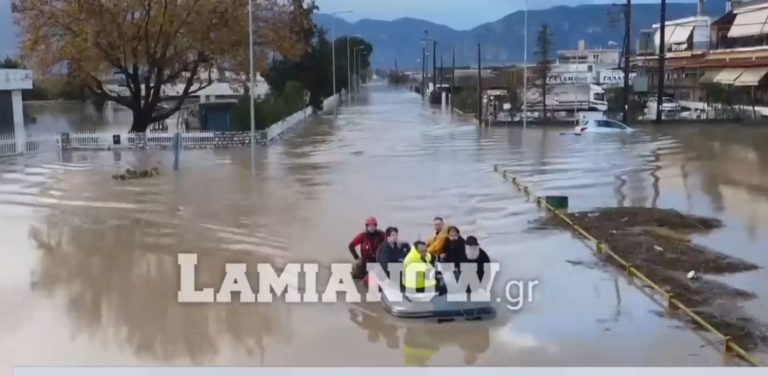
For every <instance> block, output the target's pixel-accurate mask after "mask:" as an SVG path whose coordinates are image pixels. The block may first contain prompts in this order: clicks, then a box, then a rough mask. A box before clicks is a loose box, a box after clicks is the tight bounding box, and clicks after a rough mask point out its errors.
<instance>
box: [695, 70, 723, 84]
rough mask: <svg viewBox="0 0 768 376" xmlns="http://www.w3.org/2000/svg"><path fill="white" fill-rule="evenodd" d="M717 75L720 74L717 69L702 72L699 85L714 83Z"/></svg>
mask: <svg viewBox="0 0 768 376" xmlns="http://www.w3.org/2000/svg"><path fill="white" fill-rule="evenodd" d="M718 74H720V70H719V69H716V70H710V71H706V72H704V75H703V76H702V77H701V79H700V80H699V83H702V84H711V83H714V82H715V77H717V75H718Z"/></svg>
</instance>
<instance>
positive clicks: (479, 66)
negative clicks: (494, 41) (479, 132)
mask: <svg viewBox="0 0 768 376" xmlns="http://www.w3.org/2000/svg"><path fill="white" fill-rule="evenodd" d="M480 59H481V55H480V43H478V44H477V121H478V123H480V126H481V127H482V126H483V70H482V69H483V68H482V63H481V61H480Z"/></svg>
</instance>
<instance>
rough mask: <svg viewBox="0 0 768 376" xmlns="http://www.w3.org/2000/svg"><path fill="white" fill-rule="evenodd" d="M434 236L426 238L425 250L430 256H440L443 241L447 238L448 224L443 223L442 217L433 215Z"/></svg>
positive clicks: (443, 244)
mask: <svg viewBox="0 0 768 376" xmlns="http://www.w3.org/2000/svg"><path fill="white" fill-rule="evenodd" d="M434 225H435V236H433V237H431V238H430V239H429V240H427V251H428V252H429V254H431V255H432V256H435V257H437V256H440V254H442V253H443V249H444V248H445V242H446V240H448V229H449V228H450V226H446V225H445V221H443V218H442V217H435V220H434Z"/></svg>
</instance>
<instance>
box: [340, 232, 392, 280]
mask: <svg viewBox="0 0 768 376" xmlns="http://www.w3.org/2000/svg"><path fill="white" fill-rule="evenodd" d="M378 226H379V223H378V222H377V221H376V218H374V217H371V218H368V219H367V220H366V221H365V231H363V232H361V233H360V234H358V235H357V236H355V238H354V239H352V241H351V242H349V253H351V254H352V257H353V258H354V259H355V261H356V263H355V266H354V267H353V268H352V277H353V278H355V279H363V278H365V276H366V275H367V274H368V270H367V264H368V263H375V262H376V251H377V250H378V249H379V246H380V245H381V243H384V241H385V240H386V236H385V235H384V232H383V231H381V230H379V229H378ZM358 246H359V247H360V255H358V254H357V250H356V248H357V247H358Z"/></svg>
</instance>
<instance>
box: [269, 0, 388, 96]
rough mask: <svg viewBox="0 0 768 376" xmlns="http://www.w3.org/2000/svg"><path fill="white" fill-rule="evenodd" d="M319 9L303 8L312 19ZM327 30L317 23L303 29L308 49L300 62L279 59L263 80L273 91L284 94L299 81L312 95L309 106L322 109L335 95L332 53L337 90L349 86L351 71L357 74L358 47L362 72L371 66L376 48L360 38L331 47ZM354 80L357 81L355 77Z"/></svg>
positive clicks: (340, 41) (353, 38) (341, 38)
mask: <svg viewBox="0 0 768 376" xmlns="http://www.w3.org/2000/svg"><path fill="white" fill-rule="evenodd" d="M317 9H318V8H317V6H316V5H315V4H314V3H310V5H309V6H307V7H305V8H303V11H304V12H305V14H304V17H311V16H312V13H313V12H314V11H316V10H317ZM327 34H328V33H327V31H326V30H325V29H323V28H321V27H320V26H318V25H317V24H312V25H310V26H309V27H306V28H304V29H303V30H302V38H303V42H304V43H305V44H306V45H308V46H309V48H308V49H307V51H306V52H305V53H304V54H303V55H302V56H301V58H300V59H298V60H288V59H277V60H274V61H272V63H271V64H270V67H269V71H268V72H267V74H265V75H264V79H265V80H266V81H267V83H268V84H269V87H270V88H271V90H272V91H274V92H277V93H282V91H283V90H284V88H285V87H286V84H287V83H288V82H290V81H299V82H300V83H301V84H302V86H303V87H304V88H306V89H307V90H308V91H309V93H310V100H309V104H310V105H311V106H313V107H314V108H316V109H320V108H321V107H322V104H323V100H324V99H325V98H327V97H330V96H331V95H333V70H332V65H333V51H334V49H335V51H336V66H335V68H334V69H335V70H336V91H337V92H341V90H342V89H346V88H348V87H349V81H348V71H347V69H348V68H350V69H351V71H350V73H351V74H354V72H355V66H354V65H356V60H355V57H354V55H355V54H354V51H355V48H357V47H360V48H358V49H357V50H358V56H361V59H360V70H361V71H363V72H365V71H366V70H368V69H369V68H370V66H371V63H370V56H371V54H372V53H373V46H372V45H371V44H370V43H368V42H367V41H365V40H364V39H361V38H358V37H346V36H345V37H340V38H337V39H336V40H335V41H334V45H331V41H329V40H328V38H327ZM347 38H349V56H350V58H349V61H348V59H347V40H348V39H347ZM353 79H354V78H353Z"/></svg>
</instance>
